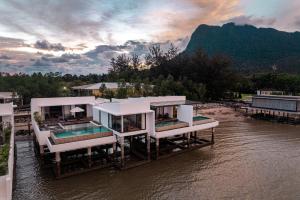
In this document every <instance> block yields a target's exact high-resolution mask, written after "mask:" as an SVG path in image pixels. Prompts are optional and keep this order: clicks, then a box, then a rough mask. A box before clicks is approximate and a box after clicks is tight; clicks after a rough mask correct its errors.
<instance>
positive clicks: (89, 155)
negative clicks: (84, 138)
mask: <svg viewBox="0 0 300 200" xmlns="http://www.w3.org/2000/svg"><path fill="white" fill-rule="evenodd" d="M87 154H88V164H89V167H91V166H92V147H88V148H87Z"/></svg>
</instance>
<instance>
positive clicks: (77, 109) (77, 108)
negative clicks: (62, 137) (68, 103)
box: [70, 107, 84, 113]
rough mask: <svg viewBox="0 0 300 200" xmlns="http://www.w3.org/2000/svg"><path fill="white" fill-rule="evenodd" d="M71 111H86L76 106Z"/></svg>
mask: <svg viewBox="0 0 300 200" xmlns="http://www.w3.org/2000/svg"><path fill="white" fill-rule="evenodd" d="M70 112H71V113H78V112H84V110H83V109H82V108H79V107H75V108H72V109H71V110H70Z"/></svg>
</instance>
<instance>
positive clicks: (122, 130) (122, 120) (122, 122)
mask: <svg viewBox="0 0 300 200" xmlns="http://www.w3.org/2000/svg"><path fill="white" fill-rule="evenodd" d="M123 132H124V117H123V115H122V116H121V133H123Z"/></svg>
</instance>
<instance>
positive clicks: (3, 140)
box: [0, 103, 14, 199]
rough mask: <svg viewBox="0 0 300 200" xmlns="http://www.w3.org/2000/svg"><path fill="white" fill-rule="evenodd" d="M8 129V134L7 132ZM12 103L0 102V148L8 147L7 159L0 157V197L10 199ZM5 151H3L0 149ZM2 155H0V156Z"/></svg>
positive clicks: (12, 136)
mask: <svg viewBox="0 0 300 200" xmlns="http://www.w3.org/2000/svg"><path fill="white" fill-rule="evenodd" d="M7 131H8V134H7ZM13 133H14V112H13V104H12V103H6V104H0V149H4V148H7V149H8V153H9V155H8V160H5V159H3V158H1V159H0V168H1V170H0V199H12V188H13V178H14V134H13ZM1 152H5V151H1ZM2 156H3V157H4V155H0V157H2Z"/></svg>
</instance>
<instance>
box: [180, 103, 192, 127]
mask: <svg viewBox="0 0 300 200" xmlns="http://www.w3.org/2000/svg"><path fill="white" fill-rule="evenodd" d="M177 119H178V120H180V121H183V122H187V123H189V126H193V106H192V105H180V106H178V109H177Z"/></svg>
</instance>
